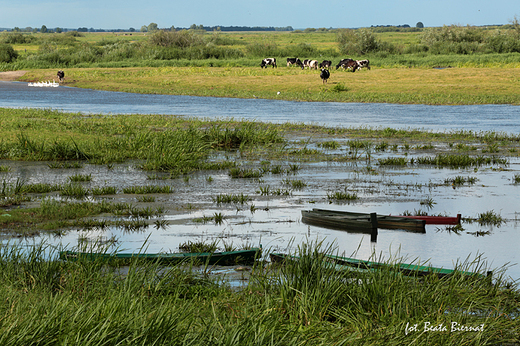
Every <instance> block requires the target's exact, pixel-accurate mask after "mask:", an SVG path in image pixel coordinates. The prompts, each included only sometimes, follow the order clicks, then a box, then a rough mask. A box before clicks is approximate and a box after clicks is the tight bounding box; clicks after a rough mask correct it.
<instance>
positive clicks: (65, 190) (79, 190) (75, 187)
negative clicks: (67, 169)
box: [60, 182, 89, 198]
mask: <svg viewBox="0 0 520 346" xmlns="http://www.w3.org/2000/svg"><path fill="white" fill-rule="evenodd" d="M60 194H61V195H62V196H66V197H74V198H85V197H86V196H87V195H88V194H89V189H87V188H86V187H84V186H83V185H81V184H78V183H72V182H71V183H68V184H63V185H61V189H60Z"/></svg>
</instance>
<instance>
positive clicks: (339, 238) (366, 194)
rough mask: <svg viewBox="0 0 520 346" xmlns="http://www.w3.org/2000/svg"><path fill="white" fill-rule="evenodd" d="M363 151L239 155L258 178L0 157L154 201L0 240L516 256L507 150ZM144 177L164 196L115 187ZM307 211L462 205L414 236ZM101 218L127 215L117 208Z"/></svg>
mask: <svg viewBox="0 0 520 346" xmlns="http://www.w3.org/2000/svg"><path fill="white" fill-rule="evenodd" d="M340 150H341V149H340ZM236 159H237V160H238V159H239V158H238V157H237V158H236ZM375 159H376V157H373V158H372V161H371V163H369V162H368V161H358V162H355V163H352V162H351V163H334V162H315V163H301V162H269V163H266V162H263V163H260V162H241V164H242V165H243V166H244V167H256V168H259V167H264V171H265V173H264V174H263V175H262V176H261V177H259V178H233V177H231V176H230V174H229V172H228V171H227V170H221V171H204V172H199V173H195V174H190V175H186V176H182V177H179V178H175V179H162V178H163V177H166V176H167V175H166V174H164V176H163V175H161V174H159V173H158V174H155V173H150V172H145V171H142V170H140V169H138V168H137V167H136V165H137V163H136V162H134V163H125V164H113V165H91V164H85V165H83V166H82V167H81V168H70V169H63V168H58V169H56V168H50V165H49V162H12V161H0V166H4V167H5V166H9V167H10V170H9V171H8V172H3V173H0V180H1V181H5V182H9V183H14V182H16V181H17V180H19V181H20V180H23V181H24V182H25V183H26V184H33V183H48V184H62V183H65V182H67V181H68V180H69V177H70V176H72V175H90V176H91V180H90V181H88V182H83V183H80V184H82V185H83V186H84V187H85V188H88V189H92V188H95V187H103V186H111V187H115V188H116V191H117V192H116V193H115V194H112V195H105V196H89V197H87V199H88V200H91V201H100V200H106V201H109V202H111V203H129V204H131V205H133V206H135V207H138V208H142V209H146V208H148V209H150V210H160V212H159V213H157V214H156V215H154V216H150V217H143V218H141V219H142V221H143V223H142V224H140V225H139V226H138V227H136V228H134V229H129V228H128V227H115V226H108V227H98V228H96V227H94V228H89V229H72V230H66V231H63V232H62V231H60V232H50V233H47V232H39V233H37V234H36V235H33V236H30V237H22V238H20V237H12V236H11V235H7V234H6V235H4V236H3V241H4V242H10V243H12V242H20V243H22V244H24V245H27V246H31V245H32V244H38V243H40V242H41V241H45V242H47V243H50V244H61V245H63V246H66V247H67V248H71V247H76V246H80V247H82V246H86V245H87V246H88V244H100V243H108V244H111V249H113V250H116V249H117V250H118V251H124V252H137V251H142V252H150V253H155V252H178V251H179V245H180V244H182V243H186V242H189V241H192V242H193V241H207V242H211V241H218V242H219V244H220V246H221V247H223V246H224V245H228V246H231V245H232V246H234V247H237V248H238V247H243V246H258V245H262V246H263V248H264V249H266V250H269V251H270V250H272V251H287V250H290V249H294V248H295V247H296V246H297V245H298V244H301V243H302V242H306V241H324V243H327V244H328V243H333V244H334V246H335V247H336V248H337V249H338V251H339V252H340V253H344V254H346V255H349V256H350V255H352V256H353V257H357V258H360V259H368V258H369V257H370V256H371V255H373V254H374V253H375V254H376V255H377V256H378V257H379V256H383V257H384V258H389V257H405V258H407V259H409V260H410V261H411V260H416V259H419V260H420V261H421V262H423V261H426V260H430V263H431V264H432V265H434V266H439V267H446V268H453V266H454V265H455V264H456V263H459V262H461V261H464V260H466V259H469V260H473V259H475V258H476V257H478V256H480V255H482V258H484V259H486V261H487V263H488V265H489V267H490V268H497V267H502V266H504V265H508V264H515V263H517V262H518V261H519V257H518V254H517V253H518V252H517V248H518V245H519V240H518V239H519V237H518V232H519V231H520V227H519V221H520V219H519V217H520V209H519V208H518V205H520V204H519V203H518V202H519V197H518V196H519V194H518V189H520V186H519V185H518V184H517V183H515V181H514V177H515V175H518V173H519V171H520V165H519V164H520V161H519V160H518V159H517V158H510V159H509V164H508V165H506V166H504V167H499V166H496V165H495V166H487V167H486V166H483V167H479V168H478V169H477V168H471V169H445V168H442V169H439V168H428V167H416V168H410V167H396V166H378V165H377V164H375V162H376V161H375ZM267 167H268V169H266V168H267ZM457 177H464V178H467V179H468V181H469V180H471V182H465V183H463V184H460V185H456V184H454V183H453V181H455V179H456V178H457ZM469 178H471V179H469ZM294 182H298V183H294ZM450 182H451V183H450ZM145 185H150V186H170V187H171V188H172V189H171V193H155V194H154V193H152V194H145V195H142V194H130V193H124V192H123V189H125V188H127V187H132V186H145ZM336 192H348V193H349V194H355V195H356V196H357V198H356V199H355V200H347V201H340V200H337V199H334V198H331V196H332V195H333V194H335V193H336ZM143 196H146V197H147V198H143ZM218 196H242V198H241V199H240V200H239V199H236V201H234V202H229V203H228V202H219V200H218ZM49 198H51V199H53V198H55V199H64V198H65V197H63V196H60V195H59V194H58V193H49V194H45V195H44V194H32V195H31V201H29V202H27V203H25V204H24V205H23V207H30V206H31V205H33V204H36V203H39V202H40V201H41V200H42V199H49ZM69 200H70V199H69ZM72 200H74V199H72ZM312 208H327V209H334V210H348V211H362V212H377V213H378V214H392V215H397V214H403V213H405V212H410V213H412V214H413V213H416V212H418V211H423V212H428V214H430V215H438V214H442V215H450V216H451V215H456V214H462V217H463V219H464V220H463V222H462V229H460V230H457V231H455V230H451V229H450V228H448V227H446V226H439V225H427V226H426V233H424V234H421V233H412V232H406V231H400V230H384V229H380V230H379V235H378V238H377V242H371V241H370V235H368V234H360V233H349V232H345V231H340V230H332V229H327V228H322V227H317V226H310V225H307V224H305V223H302V222H301V211H302V210H308V209H312ZM486 212H493V213H496V214H497V215H499V216H500V217H501V218H503V219H504V220H505V222H504V223H501V224H500V225H487V224H480V223H479V222H476V221H474V220H476V219H478V216H479V214H481V213H486ZM0 217H2V218H4V219H5V218H8V217H9V210H6V209H4V210H2V215H1V216H0ZM110 218H111V219H114V218H119V219H121V220H133V219H134V220H135V218H132V217H129V216H121V217H114V216H110ZM471 219H473V221H472V220H471ZM507 274H508V275H510V276H511V277H512V278H515V279H518V278H519V277H520V269H519V268H518V266H511V267H509V268H508V269H507Z"/></svg>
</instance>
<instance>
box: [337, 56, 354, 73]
mask: <svg viewBox="0 0 520 346" xmlns="http://www.w3.org/2000/svg"><path fill="white" fill-rule="evenodd" d="M340 66H341V67H342V68H344V69H349V68H350V69H352V72H356V70H357V69H358V67H359V65H358V63H357V61H356V60H352V59H342V60H341V61H340V62H339V63H338V64H337V65H336V70H337V69H338V68H339V67H340Z"/></svg>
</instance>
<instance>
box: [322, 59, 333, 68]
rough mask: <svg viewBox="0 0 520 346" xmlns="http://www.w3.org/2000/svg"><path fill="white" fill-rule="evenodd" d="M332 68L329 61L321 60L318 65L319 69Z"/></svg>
mask: <svg viewBox="0 0 520 346" xmlns="http://www.w3.org/2000/svg"><path fill="white" fill-rule="evenodd" d="M331 66H332V61H330V60H323V61H322V62H321V63H320V68H330V67H331Z"/></svg>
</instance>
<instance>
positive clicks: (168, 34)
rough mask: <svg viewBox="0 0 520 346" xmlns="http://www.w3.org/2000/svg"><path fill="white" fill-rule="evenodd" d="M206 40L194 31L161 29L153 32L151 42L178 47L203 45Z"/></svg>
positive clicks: (157, 44) (154, 44) (161, 45)
mask: <svg viewBox="0 0 520 346" xmlns="http://www.w3.org/2000/svg"><path fill="white" fill-rule="evenodd" d="M203 43H204V41H203V40H202V36H201V35H198V34H196V33H194V32H192V31H188V30H180V31H164V30H159V31H156V32H154V33H153V35H152V36H151V37H150V44H151V45H152V46H160V47H177V48H188V47H192V46H198V45H202V44H203Z"/></svg>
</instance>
